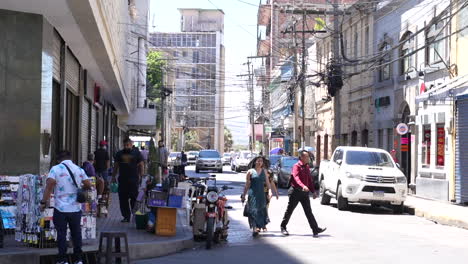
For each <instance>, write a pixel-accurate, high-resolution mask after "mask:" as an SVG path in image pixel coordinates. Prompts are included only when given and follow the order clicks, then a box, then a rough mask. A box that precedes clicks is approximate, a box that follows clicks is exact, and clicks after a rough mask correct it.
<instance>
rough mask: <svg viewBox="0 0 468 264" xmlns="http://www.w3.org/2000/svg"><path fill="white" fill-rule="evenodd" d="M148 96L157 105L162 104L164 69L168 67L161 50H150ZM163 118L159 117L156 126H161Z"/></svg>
mask: <svg viewBox="0 0 468 264" xmlns="http://www.w3.org/2000/svg"><path fill="white" fill-rule="evenodd" d="M146 65H147V68H146V78H147V85H146V97H147V98H148V99H149V100H150V101H152V102H154V103H155V105H158V106H159V105H160V104H161V102H162V101H161V99H162V98H161V96H162V92H163V89H164V69H165V67H166V61H165V60H164V58H163V55H162V53H161V52H159V51H150V52H149V53H148V56H147V58H146ZM161 124H162V119H161V118H158V119H157V123H156V127H157V128H161Z"/></svg>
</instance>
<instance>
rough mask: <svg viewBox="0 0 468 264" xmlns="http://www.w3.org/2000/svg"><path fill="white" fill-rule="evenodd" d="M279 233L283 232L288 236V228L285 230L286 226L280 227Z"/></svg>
mask: <svg viewBox="0 0 468 264" xmlns="http://www.w3.org/2000/svg"><path fill="white" fill-rule="evenodd" d="M281 234H283V235H285V236H289V232H288V230H286V227H281Z"/></svg>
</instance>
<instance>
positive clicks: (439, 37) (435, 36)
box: [426, 21, 446, 64]
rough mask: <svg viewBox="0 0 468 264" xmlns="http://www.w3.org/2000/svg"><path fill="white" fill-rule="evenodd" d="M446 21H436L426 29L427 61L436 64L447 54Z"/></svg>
mask: <svg viewBox="0 0 468 264" xmlns="http://www.w3.org/2000/svg"><path fill="white" fill-rule="evenodd" d="M444 37H445V29H444V21H439V22H437V23H434V24H433V25H432V26H431V27H430V28H429V30H427V31H426V45H428V46H427V48H426V62H427V63H428V64H434V63H437V62H441V61H442V60H443V59H445V56H446V54H445V53H446V52H445V50H446V47H445V45H446V41H445V39H443V38H444Z"/></svg>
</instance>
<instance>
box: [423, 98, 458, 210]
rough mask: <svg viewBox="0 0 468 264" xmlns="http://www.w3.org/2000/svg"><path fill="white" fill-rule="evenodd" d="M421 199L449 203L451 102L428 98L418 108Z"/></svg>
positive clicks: (451, 135) (451, 169) (451, 134)
mask: <svg viewBox="0 0 468 264" xmlns="http://www.w3.org/2000/svg"><path fill="white" fill-rule="evenodd" d="M418 107H419V110H418V115H417V117H416V125H417V127H418V133H419V135H418V142H417V143H418V146H417V153H418V173H417V177H416V194H417V195H418V196H422V197H427V198H432V199H437V200H443V201H448V200H450V196H449V194H450V190H449V187H450V183H451V181H452V174H453V168H452V160H453V158H454V156H453V153H454V151H453V144H452V140H453V133H452V124H451V120H452V118H453V115H452V100H451V98H446V99H437V100H436V99H435V98H426V99H425V100H422V101H420V102H419V104H418Z"/></svg>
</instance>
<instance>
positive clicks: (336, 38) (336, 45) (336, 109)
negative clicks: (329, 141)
mask: <svg viewBox="0 0 468 264" xmlns="http://www.w3.org/2000/svg"><path fill="white" fill-rule="evenodd" d="M338 11H339V10H338V0H335V1H334V3H333V14H334V18H333V61H332V65H333V64H334V65H335V67H334V68H336V67H340V63H341V60H340V34H339V30H340V28H339V24H338ZM333 113H334V117H335V124H334V125H335V140H334V141H335V142H334V144H333V145H332V151H333V150H334V149H335V148H336V147H337V146H339V145H340V138H341V108H340V89H336V94H335V100H334V102H333Z"/></svg>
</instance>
